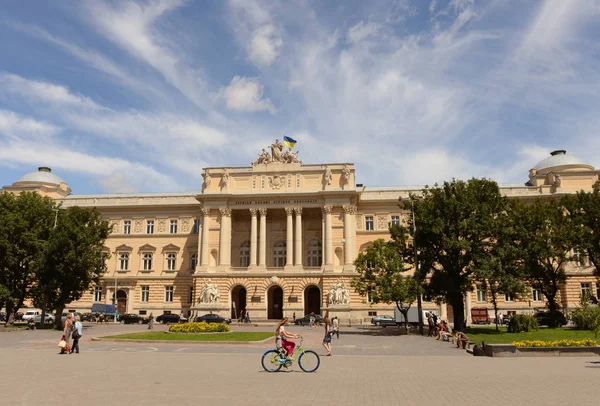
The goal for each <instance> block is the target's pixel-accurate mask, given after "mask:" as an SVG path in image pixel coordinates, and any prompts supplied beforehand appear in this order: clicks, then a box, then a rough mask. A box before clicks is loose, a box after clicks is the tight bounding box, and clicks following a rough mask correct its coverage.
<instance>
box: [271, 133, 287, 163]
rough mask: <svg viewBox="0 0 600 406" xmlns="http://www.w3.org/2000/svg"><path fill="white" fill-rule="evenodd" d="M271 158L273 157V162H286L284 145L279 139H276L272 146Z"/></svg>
mask: <svg viewBox="0 0 600 406" xmlns="http://www.w3.org/2000/svg"><path fill="white" fill-rule="evenodd" d="M271 156H272V157H273V162H284V161H283V144H282V143H281V142H279V139H276V140H275V142H274V143H273V144H271Z"/></svg>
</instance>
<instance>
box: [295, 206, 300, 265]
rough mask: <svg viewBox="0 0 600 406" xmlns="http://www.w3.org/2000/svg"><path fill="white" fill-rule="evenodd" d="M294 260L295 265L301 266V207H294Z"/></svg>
mask: <svg viewBox="0 0 600 406" xmlns="http://www.w3.org/2000/svg"><path fill="white" fill-rule="evenodd" d="M294 211H295V212H296V241H295V248H296V262H295V263H294V264H295V265H296V266H297V267H300V268H302V207H296V208H295V209H294Z"/></svg>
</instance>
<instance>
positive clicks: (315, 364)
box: [298, 350, 321, 372]
mask: <svg viewBox="0 0 600 406" xmlns="http://www.w3.org/2000/svg"><path fill="white" fill-rule="evenodd" d="M320 364H321V359H320V358H319V355H318V354H317V353H316V352H314V351H311V350H307V351H304V352H303V353H302V354H300V358H298V365H300V368H302V370H303V371H304V372H315V371H316V370H317V368H319V365H320Z"/></svg>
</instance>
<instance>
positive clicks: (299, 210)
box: [294, 207, 302, 216]
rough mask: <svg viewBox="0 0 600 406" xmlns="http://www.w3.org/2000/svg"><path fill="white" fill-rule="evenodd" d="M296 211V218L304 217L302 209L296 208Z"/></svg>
mask: <svg viewBox="0 0 600 406" xmlns="http://www.w3.org/2000/svg"><path fill="white" fill-rule="evenodd" d="M294 211H295V212H296V216H301V215H302V207H294Z"/></svg>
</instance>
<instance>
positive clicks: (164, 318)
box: [156, 313, 187, 324]
mask: <svg viewBox="0 0 600 406" xmlns="http://www.w3.org/2000/svg"><path fill="white" fill-rule="evenodd" d="M156 321H157V322H158V323H160V324H168V323H179V322H186V321H187V319H186V318H183V319H182V318H181V317H179V315H178V314H175V313H163V314H161V315H160V316H158V317H157V318H156Z"/></svg>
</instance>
